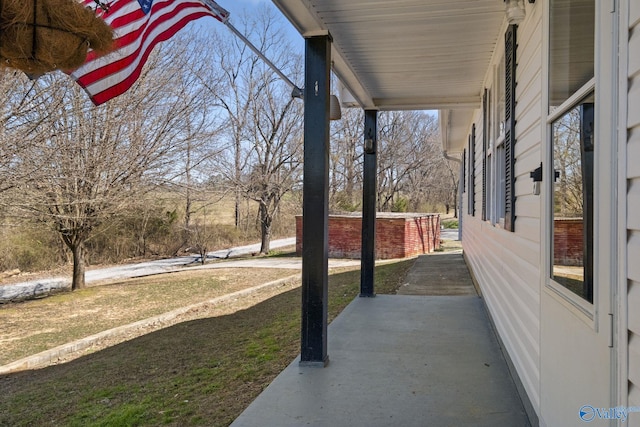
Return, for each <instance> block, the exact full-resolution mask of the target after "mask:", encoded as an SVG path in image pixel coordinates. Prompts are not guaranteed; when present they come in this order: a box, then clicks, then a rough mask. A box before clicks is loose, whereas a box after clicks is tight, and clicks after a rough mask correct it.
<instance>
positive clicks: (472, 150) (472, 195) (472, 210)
mask: <svg viewBox="0 0 640 427" xmlns="http://www.w3.org/2000/svg"><path fill="white" fill-rule="evenodd" d="M468 208H469V215H473V216H475V215H476V124H475V123H474V124H473V126H472V127H471V135H470V136H469V206H468Z"/></svg>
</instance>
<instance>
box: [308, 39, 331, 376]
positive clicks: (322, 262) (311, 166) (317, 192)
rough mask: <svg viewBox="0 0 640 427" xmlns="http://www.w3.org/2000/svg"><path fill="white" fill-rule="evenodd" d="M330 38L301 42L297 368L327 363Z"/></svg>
mask: <svg viewBox="0 0 640 427" xmlns="http://www.w3.org/2000/svg"><path fill="white" fill-rule="evenodd" d="M330 65H331V38H330V36H329V35H325V36H314V37H309V38H307V39H306V40H305V82H304V83H305V84H304V178H303V199H302V334H301V351H300V365H301V366H321V367H324V366H326V365H327V364H328V363H329V356H328V355H327V306H328V299H329V296H328V280H329V279H328V275H329V269H328V253H329V243H328V242H329V90H330V83H331V82H330V75H329V73H330Z"/></svg>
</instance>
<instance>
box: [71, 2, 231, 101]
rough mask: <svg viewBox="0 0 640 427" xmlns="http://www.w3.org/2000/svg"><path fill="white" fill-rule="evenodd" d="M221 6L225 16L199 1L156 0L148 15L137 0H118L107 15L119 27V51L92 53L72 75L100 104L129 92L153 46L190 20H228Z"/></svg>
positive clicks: (115, 27)
mask: <svg viewBox="0 0 640 427" xmlns="http://www.w3.org/2000/svg"><path fill="white" fill-rule="evenodd" d="M80 1H81V2H83V3H84V4H87V5H89V4H92V3H93V0H80ZM209 1H210V0H207V2H209ZM211 3H213V5H215V6H217V7H219V6H218V5H217V4H215V2H211ZM220 9H221V13H223V15H222V16H221V15H218V12H217V11H215V12H214V11H212V9H211V8H209V7H208V6H205V4H203V3H202V1H199V0H173V1H172V0H164V1H163V0H156V1H155V2H154V4H153V6H152V9H151V11H150V12H149V13H148V14H147V15H145V14H144V13H143V12H142V9H141V8H140V5H139V4H138V2H137V0H121V1H115V2H114V3H113V5H112V6H111V8H110V9H109V12H108V13H107V14H104V15H103V17H104V19H105V21H106V22H107V23H109V24H110V25H111V26H112V27H113V28H114V30H115V33H116V37H117V38H116V40H115V44H116V46H117V48H116V50H115V51H114V52H112V53H110V54H108V55H106V56H103V57H98V56H97V55H96V54H95V53H93V52H90V53H89V55H87V60H86V62H85V64H84V65H83V66H81V67H80V68H78V69H77V70H75V71H73V72H72V73H71V76H72V77H73V78H74V79H75V80H76V81H77V82H78V84H80V86H82V87H83V88H84V89H85V91H86V92H87V94H88V95H89V97H90V98H91V100H92V101H93V102H94V104H96V105H100V104H102V103H104V102H106V101H108V100H109V99H111V98H114V97H116V96H118V95H121V94H123V93H124V92H126V91H127V90H128V89H129V88H130V87H131V86H132V85H133V83H135V81H136V80H137V79H138V77H140V74H141V73H142V68H143V67H144V64H145V62H146V60H147V59H148V57H149V55H150V54H151V51H152V50H153V48H154V47H155V46H156V45H157V44H158V43H160V42H163V41H165V40H168V39H169V38H171V37H172V36H173V35H174V34H176V33H177V32H178V31H180V30H181V29H182V28H184V26H185V25H187V24H188V23H189V22H191V21H193V20H194V19H198V18H201V17H203V16H212V17H214V18H216V19H218V20H219V21H222V22H223V21H224V20H226V18H227V17H228V12H226V11H225V10H224V9H222V8H220ZM145 21H146V22H145ZM164 27H166V28H164ZM119 73H120V74H121V75H118V74H119Z"/></svg>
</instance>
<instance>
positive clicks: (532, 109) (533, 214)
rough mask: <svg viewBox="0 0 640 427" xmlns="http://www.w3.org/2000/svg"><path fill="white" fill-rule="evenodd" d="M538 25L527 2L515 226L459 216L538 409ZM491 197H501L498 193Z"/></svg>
mask: <svg viewBox="0 0 640 427" xmlns="http://www.w3.org/2000/svg"><path fill="white" fill-rule="evenodd" d="M542 27H543V26H542V8H529V9H528V14H527V19H526V20H525V22H523V23H522V24H521V25H520V26H519V28H518V34H517V40H518V49H517V55H516V58H517V71H516V77H517V86H516V122H517V123H516V133H515V138H516V143H515V146H514V153H515V157H516V162H515V177H516V180H515V195H516V204H515V206H516V221H515V232H514V233H512V232H508V231H505V230H503V229H502V228H501V227H500V226H496V225H493V224H492V223H491V222H490V221H482V220H481V218H480V215H476V217H475V218H472V217H469V216H466V217H465V218H464V221H465V222H464V237H463V244H464V251H465V255H466V258H467V261H468V263H469V266H470V268H471V270H472V271H473V274H474V276H475V278H476V279H477V281H478V284H479V286H480V288H481V291H482V294H483V297H484V298H485V301H486V304H487V307H488V309H489V312H490V313H491V317H492V318H493V320H494V322H495V324H496V328H497V332H498V334H499V335H500V337H501V339H502V341H503V343H504V345H505V347H506V350H507V352H508V354H509V356H510V358H511V360H512V362H513V364H514V366H515V368H516V370H517V372H518V376H519V377H520V380H521V381H522V384H523V386H524V388H525V390H526V392H527V395H528V397H529V399H530V400H531V403H532V405H533V407H534V409H535V410H536V411H539V409H540V283H541V280H542V277H541V274H542V272H541V255H540V252H541V251H540V245H541V242H540V227H541V225H542V222H541V220H540V212H541V205H540V204H541V199H540V196H534V195H533V194H532V189H533V185H532V181H531V178H530V177H529V173H530V172H531V171H532V170H534V169H536V168H537V167H539V166H540V162H541V161H542V157H543V156H542V153H541V136H540V129H541V126H542V123H541V120H540V111H541V110H542V106H541V98H542V85H541V75H542V56H541V49H542ZM489 74H491V73H489ZM487 86H491V84H490V83H489V84H487ZM490 89H491V88H490ZM475 123H476V135H482V114H478V115H477V116H476V121H475ZM478 142H480V140H478ZM479 147H480V148H479ZM476 151H477V152H478V153H477V155H478V159H480V158H481V144H480V143H477V144H476ZM481 167H482V163H481V162H479V163H478V164H477V165H476V179H478V177H481V170H480V168H481ZM480 185H482V181H481V180H477V182H476V187H479V186H480ZM477 191H478V193H477V194H476V196H477V197H480V196H481V188H477ZM497 197H504V194H498V195H497ZM476 200H479V199H476ZM465 212H466V211H465Z"/></svg>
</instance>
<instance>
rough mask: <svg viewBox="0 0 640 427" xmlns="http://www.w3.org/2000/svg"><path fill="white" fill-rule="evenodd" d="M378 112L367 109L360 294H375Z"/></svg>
mask: <svg viewBox="0 0 640 427" xmlns="http://www.w3.org/2000/svg"><path fill="white" fill-rule="evenodd" d="M377 149H378V112H377V111H376V110H365V112H364V167H363V169H364V176H363V180H362V254H361V256H360V296H361V297H374V296H375V293H374V278H373V277H374V275H373V273H374V268H375V261H376V211H377V209H376V198H377V197H376V193H377V173H378V164H377V163H378V162H377V157H376V156H377V154H376V152H377Z"/></svg>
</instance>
